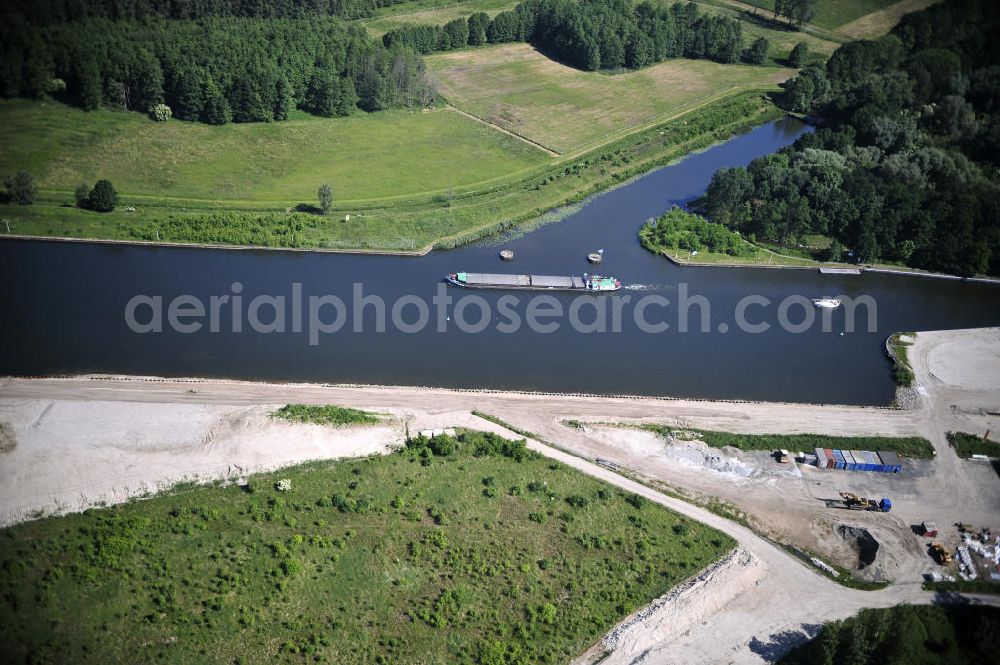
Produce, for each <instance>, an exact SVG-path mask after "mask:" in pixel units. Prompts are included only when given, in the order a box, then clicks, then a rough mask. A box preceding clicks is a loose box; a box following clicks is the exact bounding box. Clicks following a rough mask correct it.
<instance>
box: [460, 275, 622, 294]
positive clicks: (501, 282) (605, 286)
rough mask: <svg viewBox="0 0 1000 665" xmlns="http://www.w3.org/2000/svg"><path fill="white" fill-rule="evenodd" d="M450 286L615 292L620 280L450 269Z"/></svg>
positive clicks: (585, 276) (599, 277) (588, 276)
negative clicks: (453, 270) (501, 273)
mask: <svg viewBox="0 0 1000 665" xmlns="http://www.w3.org/2000/svg"><path fill="white" fill-rule="evenodd" d="M444 279H445V281H446V282H448V283H449V284H451V285H452V286H460V287H462V288H467V289H510V290H527V291H590V292H603V291H617V290H618V289H620V288H622V283H621V282H620V281H618V280H617V279H615V278H614V277H606V276H604V275H587V274H584V275H583V277H579V276H577V275H572V276H562V275H497V274H490V273H478V272H453V273H449V274H447V275H445V276H444Z"/></svg>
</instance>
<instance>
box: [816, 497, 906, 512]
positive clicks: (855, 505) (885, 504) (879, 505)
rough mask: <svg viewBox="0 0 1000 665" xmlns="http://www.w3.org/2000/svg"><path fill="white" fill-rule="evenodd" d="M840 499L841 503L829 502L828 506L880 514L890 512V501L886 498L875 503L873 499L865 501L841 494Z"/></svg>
mask: <svg viewBox="0 0 1000 665" xmlns="http://www.w3.org/2000/svg"><path fill="white" fill-rule="evenodd" d="M840 498H842V499H843V501H838V502H829V505H831V506H833V505H838V506H839V507H841V508H847V509H848V510H873V511H876V512H880V513H887V512H889V511H890V510H892V501H890V500H889V499H886V498H882V499H879V500H878V501H876V500H875V499H866V498H864V497H861V496H858V495H857V494H852V493H851V492H841V493H840Z"/></svg>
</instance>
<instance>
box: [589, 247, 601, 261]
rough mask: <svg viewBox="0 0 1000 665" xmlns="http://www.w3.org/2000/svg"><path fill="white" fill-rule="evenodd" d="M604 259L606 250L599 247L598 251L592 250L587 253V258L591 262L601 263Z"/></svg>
mask: <svg viewBox="0 0 1000 665" xmlns="http://www.w3.org/2000/svg"><path fill="white" fill-rule="evenodd" d="M603 259H604V250H603V249H599V250H597V251H596V252H591V253H590V254H587V260H588V261H590V262H591V263H600V262H601V261H602V260H603Z"/></svg>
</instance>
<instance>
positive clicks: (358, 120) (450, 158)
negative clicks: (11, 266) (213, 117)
mask: <svg viewBox="0 0 1000 665" xmlns="http://www.w3.org/2000/svg"><path fill="white" fill-rule="evenodd" d="M0 119H2V122H0V145H2V146H3V150H2V152H0V173H10V172H13V171H15V170H18V169H22V168H23V169H27V170H28V171H30V172H31V173H32V174H34V176H35V179H36V182H37V184H38V186H39V187H40V188H42V189H49V190H62V191H66V192H69V193H72V191H73V188H74V187H76V185H78V184H79V183H80V182H84V181H86V182H90V183H93V182H94V181H95V180H97V179H99V178H108V179H109V180H111V181H112V182H113V183H114V184H115V186H116V187H117V188H118V189H119V190H120V191H121V192H123V193H127V194H130V195H139V196H149V197H156V198H182V199H211V200H225V201H254V202H262V201H263V202H286V203H288V204H291V205H294V204H295V203H297V202H307V203H315V201H316V190H317V188H318V187H319V186H320V184H322V183H324V182H329V183H331V184H332V185H333V189H334V197H335V198H336V199H338V200H350V201H356V200H365V199H380V198H386V197H396V196H406V195H412V194H418V193H424V192H433V191H440V190H445V189H447V188H449V187H454V188H461V187H467V186H469V185H474V184H478V183H483V182H487V181H490V180H493V179H496V178H501V177H506V176H509V175H510V174H511V173H514V172H517V171H520V170H523V169H527V168H531V167H533V166H537V165H539V164H541V163H543V162H544V161H545V155H544V154H542V153H540V152H539V151H538V150H537V149H534V148H532V147H531V146H528V145H526V144H524V143H523V142H521V141H517V140H515V139H512V138H510V137H508V136H505V135H503V134H500V133H498V132H495V131H493V130H491V129H490V128H488V127H484V126H483V125H481V124H479V123H476V122H473V121H471V120H469V119H468V118H464V117H462V116H461V115H460V114H457V113H453V112H449V111H432V112H420V111H387V112H382V113H374V114H364V113H359V114H357V115H354V116H351V117H349V118H337V119H327V118H317V117H313V116H310V115H307V114H304V113H303V114H299V116H298V118H297V119H295V120H290V121H287V122H276V123H271V124H265V123H253V124H229V125H224V126H221V127H215V126H211V125H205V124H201V123H193V122H183V121H180V120H170V121H167V122H165V123H157V122H153V121H152V120H150V119H148V118H147V117H145V116H144V115H141V114H139V113H127V112H116V111H109V110H99V111H92V112H89V113H88V112H85V111H81V110H79V109H75V108H71V107H68V106H65V105H62V104H56V103H38V102H29V101H26V100H3V101H0ZM70 200H72V196H70Z"/></svg>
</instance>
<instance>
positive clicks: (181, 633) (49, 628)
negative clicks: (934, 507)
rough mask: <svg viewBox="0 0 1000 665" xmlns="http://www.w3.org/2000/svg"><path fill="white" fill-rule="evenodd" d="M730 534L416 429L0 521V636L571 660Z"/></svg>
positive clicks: (350, 657) (486, 437) (331, 655)
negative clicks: (244, 476)
mask: <svg viewBox="0 0 1000 665" xmlns="http://www.w3.org/2000/svg"><path fill="white" fill-rule="evenodd" d="M425 460H426V461H425ZM279 485H280V486H281V487H283V488H285V489H279ZM522 488H523V489H522ZM485 490H490V491H485ZM733 545H734V543H733V542H732V541H731V540H730V539H729V538H727V537H726V536H724V535H723V534H720V533H718V532H716V531H714V530H712V529H709V528H708V527H705V526H703V525H700V524H698V523H696V522H692V521H690V520H688V519H686V518H684V517H682V516H680V515H677V514H676V513H673V512H670V511H668V510H666V509H664V508H662V507H660V506H657V505H653V504H651V503H648V502H645V501H642V502H640V501H636V500H635V499H633V498H631V495H626V494H624V493H622V492H620V491H618V490H616V489H614V488H612V487H610V486H608V485H606V484H604V483H601V482H599V481H597V480H595V479H592V478H590V477H588V476H585V475H583V474H581V473H579V472H577V471H575V470H573V469H571V468H569V467H567V466H565V465H561V464H554V463H551V462H550V461H549V460H546V459H543V458H541V457H539V456H538V455H537V454H534V453H531V452H530V451H527V450H526V449H525V447H524V443H523V442H509V441H505V440H503V439H500V438H499V437H496V436H494V435H491V434H481V433H476V432H462V433H460V434H459V435H458V436H456V437H447V436H442V437H433V438H428V439H424V438H417V439H413V440H411V441H410V442H409V444H408V445H407V446H405V447H403V448H401V449H400V450H399V451H398V452H396V453H393V454H391V455H388V456H385V457H372V458H366V459H357V460H347V461H343V460H342V461H338V462H318V463H311V464H306V465H303V466H299V467H295V468H291V469H283V470H281V471H279V472H277V473H273V474H262V475H255V476H251V477H250V478H249V485H248V486H246V487H240V486H235V485H232V486H215V487H197V488H193V489H186V490H179V491H176V492H174V493H172V494H169V495H161V496H158V497H154V498H152V499H148V500H145V501H138V502H135V503H132V504H125V505H120V506H116V507H113V508H108V509H101V510H90V511H87V512H86V513H83V514H77V515H70V516H66V517H58V518H48V519H44V520H39V521H35V522H30V523H26V524H22V525H19V526H15V527H11V528H7V529H4V530H2V531H0V643H2V644H3V645H4V655H5V662H11V663H20V662H77V663H108V662H177V663H181V662H205V661H207V660H211V661H213V662H220V663H234V662H241V663H272V662H290V663H299V662H312V661H317V662H335V663H432V662H453V663H490V664H493V663H502V664H514V663H557V662H567V661H569V660H570V659H571V658H573V657H575V656H577V655H579V654H580V653H582V652H583V651H584V650H585V649H586V648H587V647H589V646H590V645H591V644H593V643H594V642H595V641H596V640H597V639H599V638H600V636H601V635H602V634H603V633H604V632H605V631H607V630H608V629H609V628H611V627H612V626H613V625H614V624H615V623H616V622H617V621H619V620H620V619H622V618H623V617H624V616H626V615H627V614H628V613H630V612H632V611H634V610H635V609H637V608H639V607H641V606H643V605H644V604H646V603H648V602H650V601H651V600H652V599H654V598H656V597H657V596H659V595H660V594H662V593H664V592H665V591H666V590H667V589H669V588H670V587H672V586H673V585H675V584H677V583H678V582H680V581H682V580H683V579H685V578H687V577H689V576H691V575H692V574H695V573H696V572H697V571H699V570H700V569H702V568H703V567H704V566H706V565H708V564H709V563H711V562H712V561H714V560H717V559H718V558H719V557H721V556H722V555H724V554H725V552H727V551H728V550H729V549H731V548H732V547H733Z"/></svg>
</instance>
